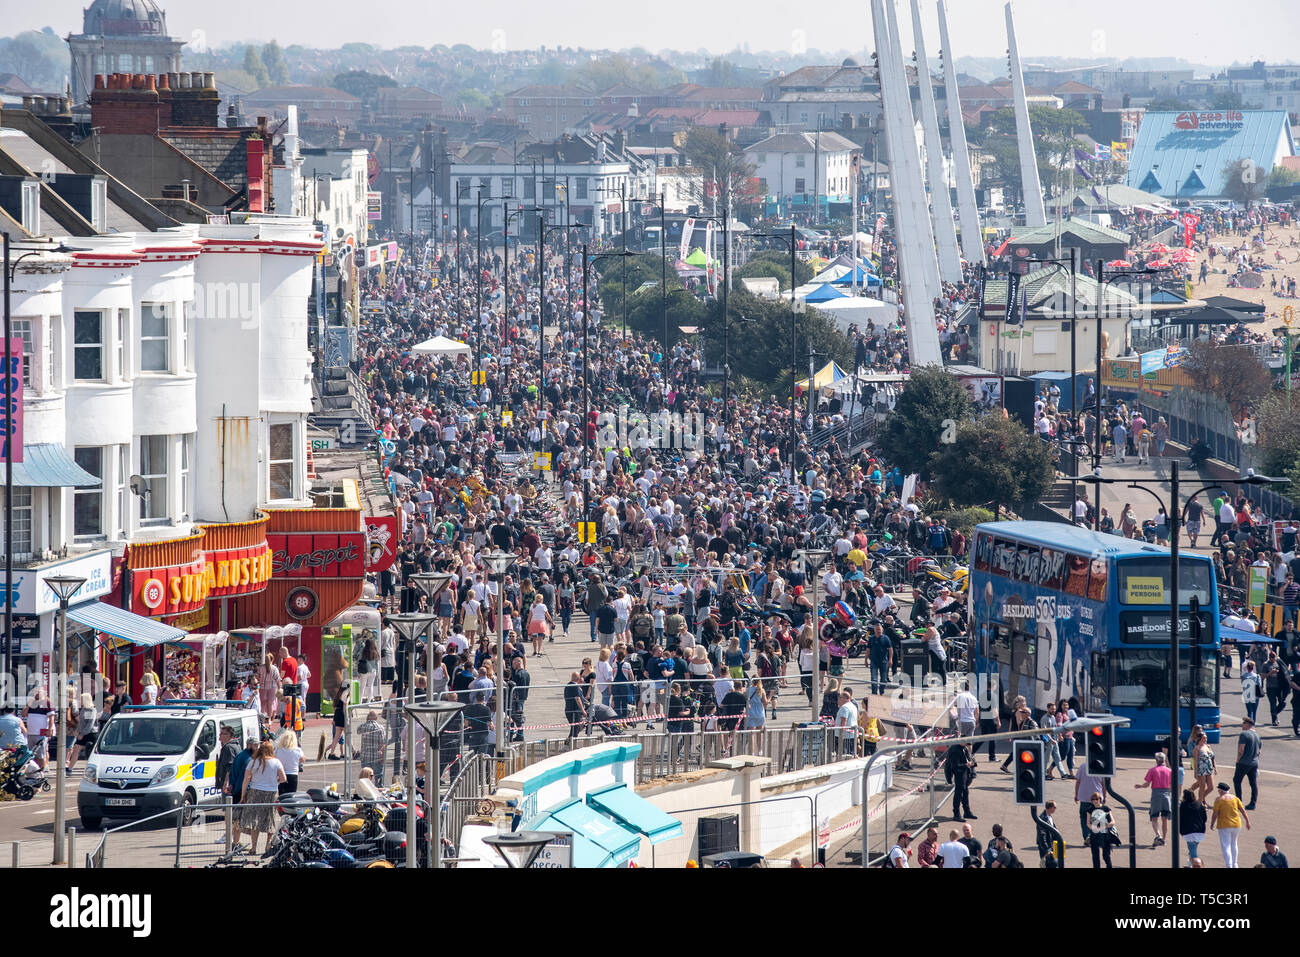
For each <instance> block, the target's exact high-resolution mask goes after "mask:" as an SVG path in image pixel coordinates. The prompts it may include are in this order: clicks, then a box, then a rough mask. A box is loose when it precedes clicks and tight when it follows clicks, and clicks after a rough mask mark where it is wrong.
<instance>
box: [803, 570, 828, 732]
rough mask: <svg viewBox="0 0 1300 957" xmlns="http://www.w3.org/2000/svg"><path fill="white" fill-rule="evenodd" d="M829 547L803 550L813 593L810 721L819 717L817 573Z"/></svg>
mask: <svg viewBox="0 0 1300 957" xmlns="http://www.w3.org/2000/svg"><path fill="white" fill-rule="evenodd" d="M830 554H831V553H830V549H827V548H805V549H804V550H803V564H804V568H806V569H807V570H808V577H809V578H810V579H812V581H811V582H810V584H811V585H812V593H813V646H812V652H813V653H812V687H811V688H810V689H809V692H810V693H809V695H808V697H809V699H810V701H811V712H812V717H811V718H810V720H811V721H813V722H816V721H818V720H820V719H821V697H820V695H821V683H822V676H821V630H822V623H821V598H820V594H819V589H818V586H819V585H820V584H821V579H820V577H819V575H818V573H819V572H820V571H821V568H822V565H824V564H825V563H826V559H827V558H828V557H830Z"/></svg>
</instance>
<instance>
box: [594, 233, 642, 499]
mask: <svg viewBox="0 0 1300 957" xmlns="http://www.w3.org/2000/svg"><path fill="white" fill-rule="evenodd" d="M626 255H630V254H628V253H621V252H618V253H597V254H596V255H594V256H593V255H591V254H590V253H589V252H588V250H587V244H586V243H583V244H582V520H583V521H584V522H585V521H587V520H588V519H589V518H590V517H591V503H590V501H589V498H588V495H589V490H588V486H589V485H590V482H591V479H590V475H591V460H590V458H589V453H590V450H591V429H590V420H591V387H590V384H589V382H588V380H587V332H588V330H589V329H590V328H591V303H590V301H589V290H588V288H587V281H588V273H587V266H588V264H589V263H592V262H594V261H595V260H597V259H615V258H617V257H620V256H626Z"/></svg>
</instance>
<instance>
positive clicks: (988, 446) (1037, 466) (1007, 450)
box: [903, 383, 1056, 508]
mask: <svg viewBox="0 0 1300 957" xmlns="http://www.w3.org/2000/svg"><path fill="white" fill-rule="evenodd" d="M910 389H911V383H909V384H908V390H910ZM908 390H904V393H903V394H904V395H906V394H907V391H908ZM929 468H930V474H931V476H933V484H934V489H935V491H936V492H937V493H938V494H939V495H940V496H942V497H943V498H946V499H948V500H949V501H951V502H953V503H955V504H957V505H964V506H967V507H970V506H976V505H985V504H987V503H989V502H993V503H994V504H1001V503H1004V502H1006V503H1010V504H1012V505H1014V506H1016V507H1017V508H1020V507H1023V506H1024V505H1027V504H1029V503H1030V502H1036V501H1038V499H1040V498H1041V497H1042V496H1043V494H1044V493H1045V492H1046V491H1047V490H1048V489H1049V488H1051V486H1052V484H1053V482H1055V480H1056V470H1055V468H1054V467H1053V466H1052V456H1051V452H1050V450H1049V449H1048V447H1047V443H1045V442H1042V441H1041V440H1039V439H1038V438H1037V437H1036V436H1034V435H1031V434H1030V432H1029V430H1028V429H1026V428H1025V427H1024V426H1023V425H1021V424H1020V423H1019V422H1017V421H1016V420H1014V419H1007V418H1003V417H1002V416H1000V415H986V416H983V417H982V418H980V419H977V420H975V421H973V422H963V423H962V424H961V425H960V426H958V428H957V434H956V437H955V438H954V440H953V441H952V442H950V443H948V444H942V445H940V446H939V449H938V451H935V452H932V453H931V454H930V461H929Z"/></svg>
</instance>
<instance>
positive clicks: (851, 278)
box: [831, 266, 880, 286]
mask: <svg viewBox="0 0 1300 957" xmlns="http://www.w3.org/2000/svg"><path fill="white" fill-rule="evenodd" d="M831 282H833V283H835V285H837V286H847V285H850V284H851V283H855V282H856V283H857V284H858V285H859V286H879V285H880V277H879V276H876V275H874V274H872V273H869V272H867V271H866V270H865V269H863V268H862V267H861V266H859V267H858V268H857V269H850V270H846V271H845V273H844V275H842V276H840V277H839V278H838V279H832V280H831Z"/></svg>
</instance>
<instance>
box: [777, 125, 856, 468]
mask: <svg viewBox="0 0 1300 957" xmlns="http://www.w3.org/2000/svg"><path fill="white" fill-rule="evenodd" d="M872 136H873V139H874V136H875V134H872ZM753 235H755V236H756V237H761V238H763V239H779V240H780V241H781V242H783V243H788V244H789V246H790V484H791V485H794V483H795V451H796V448H797V442H798V440H797V438H796V432H795V424H794V420H795V408H794V401H795V400H794V394H795V386H796V384H797V383H798V381H799V372H798V363H799V355H798V347H799V346H798V343H799V323H798V322H797V321H796V319H795V316H797V315H798V312H797V310H796V309H795V299H794V287H795V278H794V267H795V250H796V249H797V248H798V245H799V241H798V234H797V229H796V227H795V225H794V223H791V224H790V236H789V238H788V239H787V238H786V237H785V236H781V235H778V234H776V233H755V234H753ZM855 268H856V267H855ZM809 384H810V385H811V383H809ZM856 388H857V384H856V383H854V389H855V391H856Z"/></svg>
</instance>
